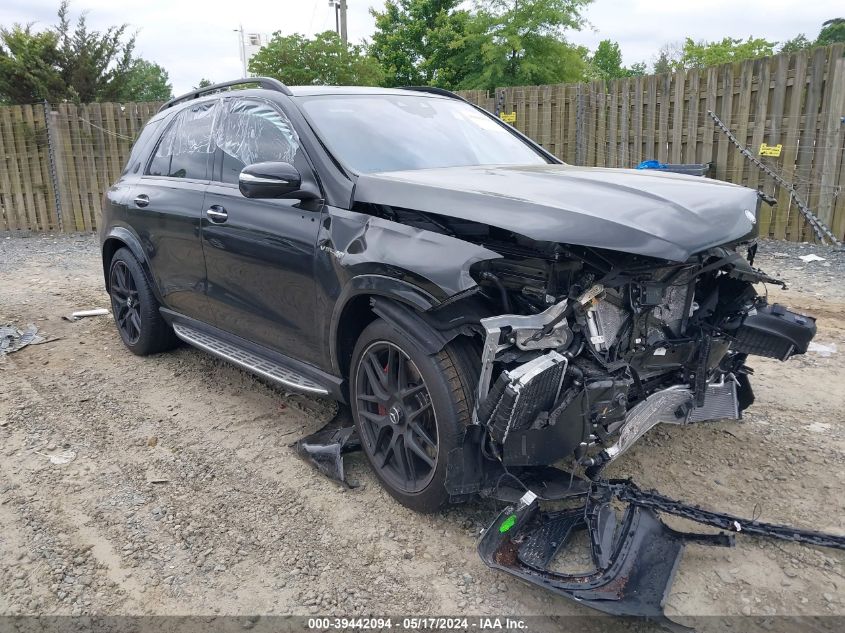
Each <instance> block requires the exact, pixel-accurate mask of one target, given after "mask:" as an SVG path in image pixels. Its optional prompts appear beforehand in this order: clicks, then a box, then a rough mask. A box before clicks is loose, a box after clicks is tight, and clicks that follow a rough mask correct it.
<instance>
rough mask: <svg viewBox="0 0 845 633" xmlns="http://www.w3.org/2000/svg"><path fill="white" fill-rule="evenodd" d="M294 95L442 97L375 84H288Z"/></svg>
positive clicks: (440, 97)
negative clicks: (381, 86)
mask: <svg viewBox="0 0 845 633" xmlns="http://www.w3.org/2000/svg"><path fill="white" fill-rule="evenodd" d="M288 88H290V91H291V92H292V93H293V96H294V97H314V96H322V95H407V96H412V97H414V96H415V97H433V98H437V99H443V98H444V97H442V96H441V95H436V94H432V93H429V92H420V91H418V90H402V89H401V88H379V87H376V86H288Z"/></svg>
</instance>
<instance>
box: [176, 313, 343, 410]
mask: <svg viewBox="0 0 845 633" xmlns="http://www.w3.org/2000/svg"><path fill="white" fill-rule="evenodd" d="M173 330H174V331H175V332H176V336H178V337H179V338H180V339H182V340H183V341H185V342H186V343H190V344H191V345H193V346H195V347H198V348H199V349H201V350H203V351H206V352H209V353H210V354H214V355H215V356H219V357H220V358H222V359H224V360H227V361H229V362H230V363H234V364H235V365H238V366H239V367H242V368H243V369H246V370H247V371H251V372H252V373H254V374H258V375H259V376H263V377H264V378H267V379H269V380H272V381H273V382H277V383H279V384H280V385H284V386H285V387H290V388H292V389H297V390H298V391H304V392H306V393H313V394H317V395H321V396H327V395H328V394H329V390H328V389H326V388H325V387H324V386H322V385H320V384H318V383H316V382H314V381H313V380H310V379H308V378H306V377H305V376H303V375H301V374H298V373H296V372H295V371H291V370H290V369H288V368H287V367H284V366H283V365H280V364H278V363H274V362H273V361H270V360H267V359H266V358H262V357H261V356H258V355H257V354H254V353H252V352H250V351H247V350H245V349H243V348H241V347H238V346H236V345H233V344H232V343H229V342H228V341H224V340H223V339H221V338H219V337H217V336H214V335H212V334H208V333H207V332H203V331H200V330H198V329H196V328H192V327H190V326H188V325H184V324H182V323H174V324H173Z"/></svg>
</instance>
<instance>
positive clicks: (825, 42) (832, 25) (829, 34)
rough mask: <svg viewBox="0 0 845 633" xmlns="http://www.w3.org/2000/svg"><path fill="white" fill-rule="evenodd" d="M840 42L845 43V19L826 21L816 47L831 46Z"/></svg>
mask: <svg viewBox="0 0 845 633" xmlns="http://www.w3.org/2000/svg"><path fill="white" fill-rule="evenodd" d="M839 42H845V18H833V19H831V20H826V21H825V22H824V23H823V24H822V30H821V31H819V36H818V37H817V38H816V46H830V45H831V44H837V43H839Z"/></svg>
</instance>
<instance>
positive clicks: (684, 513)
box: [610, 482, 845, 550]
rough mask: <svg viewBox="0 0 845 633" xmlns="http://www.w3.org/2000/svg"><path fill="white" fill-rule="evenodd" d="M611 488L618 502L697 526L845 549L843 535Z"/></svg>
mask: <svg viewBox="0 0 845 633" xmlns="http://www.w3.org/2000/svg"><path fill="white" fill-rule="evenodd" d="M610 487H611V490H612V491H613V494H614V495H616V497H617V498H618V499H619V500H620V501H626V502H628V503H631V504H633V505H638V506H642V507H645V508H652V509H654V510H658V511H660V512H666V513H667V514H674V515H675V516H679V517H683V518H685V519H690V520H691V521H695V522H696V523H702V524H704V525H711V526H713V527H717V528H720V529H723V530H729V531H731V532H737V533H743V532H744V533H746V534H753V535H755V536H766V537H769V538H776V539H780V540H783V541H791V542H793V543H807V544H809V545H816V546H818V547H832V548H835V549H843V550H845V536H837V535H835V534H825V533H824V532H815V531H813V530H801V529H797V528H793V527H789V526H787V525H777V524H775V523H762V522H760V521H752V520H751V519H743V518H741V517H737V516H733V515H731V514H722V513H720V512H711V511H709V510H702V509H701V508H699V507H697V506H692V505H687V504H685V503H682V502H680V501H675V500H674V499H670V498H669V497H664V496H663V495H660V494H657V493H656V492H646V491H643V490H640V489H639V488H638V487H637V486H636V485H635V484H633V483H632V482H622V483H615V482H614V483H611V484H610Z"/></svg>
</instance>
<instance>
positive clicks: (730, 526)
mask: <svg viewBox="0 0 845 633" xmlns="http://www.w3.org/2000/svg"><path fill="white" fill-rule="evenodd" d="M356 210H357V211H358V212H361V213H365V214H367V215H368V216H370V217H371V218H372V220H371V222H369V223H368V225H367V226H366V227H365V228H363V229H360V230H359V231H357V232H355V233H353V232H352V231H349V232H348V233H349V236H350V237H349V241H348V246H347V245H345V244H344V245H343V246H344V248H343V249H342V253H343V261H344V263H345V265H347V266H350V267H351V266H354V265H356V264H357V263H358V262H360V261H363V252H364V251H365V250H366V249H367V248H374V246H372V245H373V244H382V248H383V244H384V243H385V241H386V236H387V235H388V233H387V231H388V230H391V229H390V228H389V227H391V226H396V225H401V227H402V228H403V230H404V229H406V228H410V229H419V230H420V233H419V235H420V236H426V240H429V239H430V238H429V237H428V236H431V235H433V234H437V235H436V237H438V238H440V237H441V236H443V238H442V239H443V244H445V245H448V247H449V249H448V251H444V254H443V256H444V260H445V261H448V262H449V263H452V262H455V261H457V260H458V259H460V258H461V254H460V252H459V251H460V246H459V245H460V243H463V244H464V245H465V246H466V247H467V250H468V251H469V249H475V250H474V251H472V252H468V253H467V255H466V259H465V261H466V262H467V266H468V274H469V276H470V277H471V281H472V282H474V283H471V284H464V282H465V280H464V279H461V280H458V279H456V278H450V279H451V280H452V281H451V282H450V283H449V286H450V287H451V288H458V287H459V286H462V285H464V287H462V288H458V290H456V291H453V292H452V293H449V294H448V295H447V297H446V298H445V300H442V301H441V303H440V305H438V306H436V307H434V308H432V309H430V310H428V311H425V312H423V313H419V314H416V315H412V314H411V311H409V310H407V309H406V308H403V307H402V306H400V305H398V304H396V303H391V302H389V301H382V300H381V299H379V298H375V299H373V300H372V308H373V311H374V312H375V313H376V314H377V315H378V316H380V317H381V318H384V319H387V320H388V321H393V322H394V323H397V324H398V325H399V326H400V327H402V328H404V329H405V330H406V331H414V328H416V329H417V330H419V329H424V328H426V327H430V328H431V329H430V330H428V331H429V333H430V334H431V336H430V337H429V344H430V345H431V347H430V348H429V353H436V351H437V350H439V349H441V348H442V346H443V345H445V344H446V343H447V342H448V341H451V340H454V339H455V338H457V337H459V336H460V337H463V338H464V340H469V341H471V342H472V344H471V346H472V348H473V349H474V352H475V353H474V355H473V357H474V358H475V359H477V376H478V383H477V388H476V393H475V403H474V407H473V411H472V423H471V424H469V425H468V426H467V427H466V432H465V434H464V437H463V439H462V444H461V445H460V446H459V447H457V448H454V449H452V450H451V451H450V453H449V455H448V459H447V472H446V478H445V487H446V490H447V492H448V493H449V496H450V499H451V500H452V501H455V502H460V501H465V500H469V499H471V498H473V497H476V496H482V497H487V498H493V499H497V500H499V501H502V502H505V503H507V504H509V505H507V506H506V507H505V508H504V509H503V510H502V512H501V513H500V514H499V516H498V517H497V518H496V519H495V520H494V521H493V523H492V524H491V525H490V526H489V527H488V528H487V530H485V531H484V533H483V535H482V537H481V539H480V541H479V544H478V551H479V554H480V556H481V558H482V559H483V560H484V562H485V563H486V564H487V565H489V566H490V567H492V568H494V569H498V570H501V571H504V572H506V573H509V574H511V575H514V576H516V577H518V578H520V579H522V580H524V581H527V582H531V583H534V584H537V585H538V586H542V587H544V588H545V589H548V590H550V591H552V592H555V593H557V594H559V595H562V596H565V597H568V598H572V599H574V600H576V601H578V602H579V603H581V604H585V605H588V606H590V607H593V608H595V609H598V610H600V611H604V612H607V613H611V614H616V615H625V616H640V617H646V618H649V619H653V620H655V621H657V622H660V623H662V624H664V625H667V626H669V627H675V628H677V627H676V623H673V622H670V621H669V620H668V619H667V618H666V617H665V615H664V614H663V603H664V601H665V599H666V596H667V595H668V592H669V590H670V588H671V584H672V578H673V576H674V573H675V570H676V568H677V565H678V563H679V561H680V557H681V554H682V551H683V548H684V545H685V543H688V542H696V543H699V544H708V545H715V546H731V545H732V543H733V539H732V536H731V535H729V534H725V533H724V532H723V533H719V534H701V533H689V532H679V531H676V530H674V529H672V528H670V527H669V526H667V525H666V524H665V523H663V521H662V520H661V519H660V514H659V513H664V514H675V515H677V516H681V517H683V518H686V519H689V520H692V521H695V522H698V523H700V524H705V525H709V526H712V527H716V528H719V529H721V530H724V531H727V532H742V531H745V532H746V533H749V534H755V535H759V536H767V537H771V538H778V539H785V540H790V541H798V542H803V543H808V544H812V545H818V546H826V547H834V548H838V549H842V548H845V537H841V536H835V535H828V534H822V533H817V532H811V531H806V530H799V529H794V528H791V527H787V526H781V525H775V524H764V523H761V522H758V521H755V520H753V519H745V518H740V517H736V516H733V515H729V514H723V513H718V512H714V511H707V510H703V509H701V508H700V507H698V506H697V505H689V504H684V503H682V502H679V501H674V500H672V499H669V498H667V497H663V496H662V495H659V494H658V493H654V492H648V491H642V490H640V489H639V488H637V487H636V485H635V484H633V482H631V481H630V480H628V481H624V480H608V479H607V478H606V477H605V476H604V473H603V471H604V469H605V467H606V466H607V465H608V464H610V463H611V462H613V461H614V460H615V459H617V458H618V457H619V456H620V455H622V454H624V453H625V451H627V450H628V449H629V448H630V447H631V446H632V445H633V444H634V443H636V441H637V440H639V439H640V438H641V437H642V436H643V435H645V434H646V433H647V432H648V431H649V429H651V428H653V427H654V426H655V425H657V424H660V423H665V424H677V425H685V424H693V423H699V422H705V421H708V420H722V419H739V418H740V417H741V415H742V412H743V411H744V410H745V409H747V408H748V407H749V406H751V404H752V403H753V401H754V394H753V391H752V387H751V382H750V376H751V375H752V373H753V371H752V369H751V367H750V366H749V364H748V362H749V356H752V355H758V356H764V357H769V358H774V359H778V360H782V361H785V360H788V359H789V358H790V357H791V356H793V355H795V354H803V353H805V352H806V351H807V348H808V346H809V343H810V341H811V340H812V338H813V337H814V335H815V333H816V323H815V319H814V318H813V317H810V316H806V315H803V314H799V313H796V312H793V311H791V310H789V309H788V308H786V307H784V306H781V305H778V304H769V303H768V301H767V297H766V292H765V286H766V284H776V285H781V286H783V285H784V284H783V283H782V282H780V281H779V280H777V279H774V278H772V277H770V276H768V275H767V274H766V273H764V272H763V271H761V270H758V269H756V268H754V257H755V254H756V243H755V242H754V241H753V235H748V236H745V237H743V238H742V239H739V240H734V241H732V242H729V243H727V244H725V245H723V246H716V247H710V248H706V249H704V250H702V251H700V252H698V253H695V254H693V255H692V256H690V257H689V258H687V259H686V260H685V261H673V260H670V259H660V258H657V257H653V256H649V255H644V254H638V253H633V252H627V251H624V250H622V249H620V250H608V249H602V248H595V247H591V246H584V245H568V244H561V243H556V242H544V241H538V240H536V239H530V238H528V237H525V236H523V235H521V234H519V233H516V232H514V231H512V230H507V229H503V228H497V227H495V226H489V225H487V224H481V223H479V222H476V221H474V220H468V219H466V218H464V219H461V218H456V217H452V216H445V215H440V214H435V213H430V212H422V211H416V210H409V209H402V208H396V207H391V206H386V205H375V204H359V205H358V206H357V207H356ZM746 215H748V213H746ZM511 223H513V219H512V218H511ZM340 228H343V229H346V225H337V224H335V225H333V226H332V230H333V231H335V232H337V231H339V230H340ZM534 233H535V235H536V233H537V228H536V226H535V227H534ZM336 234H337V233H336ZM368 234H369V235H372V236H374V238H373V239H372V241H368V240H367V239H366V237H367V235H368ZM414 235H416V234H414ZM458 240H459V241H460V242H459V241H458ZM433 243H434V240H431V241H427V242H426V243H425V244H426V245H429V244H433ZM333 244H335V246H334V248H337V247H338V246H340V245H341V244H338V243H336V242H333ZM387 252H388V251H379V255H380V256H384V254H385V253H387ZM389 255H390V257H391V258H392V259H391V261H392V262H396V263H397V264H399V263H400V261H401V257H402V253H401V252H399V251H389ZM496 255H498V257H497V256H496ZM440 285H441V287H442V286H443V284H440ZM403 311H404V312H403ZM403 314H404V316H403ZM296 446H297V450H298V452H299V454H300V455H301V456H303V457H304V458H305V459H307V460H308V461H310V462H311V463H313V464H314V465H315V466H316V467H318V468H320V470H322V471H323V472H325V473H328V474H329V475H330V476H332V477H334V478H336V479H340V480H344V475H343V473H344V470H343V461H342V456H343V454H344V453H345V452H347V451H348V450H354V449H355V444H354V437H353V436H352V435H350V433H349V432H347V431H346V430H344V429H333V428H327V429H324V430H323V431H321V432H319V433H317V434H314V435H312V436H309V437H308V438H304V439H302V440H300V441H299V442H297V445H296ZM541 503H542V505H541ZM620 504H622V505H623V507H624V511H623V512H621V513H620V512H618V508H619V505H620ZM579 531H586V532H587V535H588V539H589V545H588V547H589V554H590V558H591V560H592V566H591V568H590V569H589V570H586V571H582V572H578V573H572V572H565V571H561V570H560V568H559V567H558V564H559V563H560V561H561V560H562V559H565V558H566V552H567V549H568V548H569V547H571V546H572V543H573V541H575V540H577V539H576V538H575V535H576V534H577V533H578V532H579ZM564 566H565V565H564Z"/></svg>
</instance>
